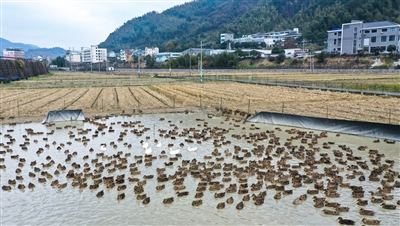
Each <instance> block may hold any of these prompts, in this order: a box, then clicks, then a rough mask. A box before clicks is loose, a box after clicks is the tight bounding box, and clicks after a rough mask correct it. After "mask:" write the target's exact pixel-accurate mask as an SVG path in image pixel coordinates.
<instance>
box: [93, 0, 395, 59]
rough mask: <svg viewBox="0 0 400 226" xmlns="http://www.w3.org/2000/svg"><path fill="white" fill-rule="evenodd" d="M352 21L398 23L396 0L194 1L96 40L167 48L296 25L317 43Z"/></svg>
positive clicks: (118, 45) (115, 47)
mask: <svg viewBox="0 0 400 226" xmlns="http://www.w3.org/2000/svg"><path fill="white" fill-rule="evenodd" d="M351 20H363V21H365V22H372V21H383V20H388V21H392V22H396V23H400V1H399V0H194V1H192V2H188V3H185V4H183V5H179V6H175V7H173V8H170V9H168V10H166V11H164V12H162V13H156V12H150V13H147V14H145V15H143V16H141V17H138V18H133V19H131V20H129V21H127V22H126V23H124V24H123V25H122V26H121V27H119V28H117V29H116V30H115V31H114V32H112V33H111V34H110V35H109V36H108V38H107V39H106V40H105V41H104V42H103V43H101V44H100V46H101V47H105V48H108V49H112V50H119V49H126V48H144V47H145V46H158V47H159V48H160V51H164V50H165V46H166V44H167V43H168V42H171V41H172V42H173V43H174V48H173V49H172V51H181V50H184V49H186V48H189V47H195V46H198V43H199V42H200V40H203V41H214V42H217V43H218V41H219V34H220V33H224V32H229V33H234V34H235V35H237V34H251V33H257V32H268V31H271V30H277V31H279V30H285V29H293V28H295V27H297V28H299V29H300V32H301V33H302V34H303V37H304V38H305V39H307V40H309V41H311V42H314V43H318V44H322V43H323V42H324V41H325V40H326V37H327V32H326V31H327V30H330V29H332V28H335V27H341V24H342V23H348V22H350V21H351Z"/></svg>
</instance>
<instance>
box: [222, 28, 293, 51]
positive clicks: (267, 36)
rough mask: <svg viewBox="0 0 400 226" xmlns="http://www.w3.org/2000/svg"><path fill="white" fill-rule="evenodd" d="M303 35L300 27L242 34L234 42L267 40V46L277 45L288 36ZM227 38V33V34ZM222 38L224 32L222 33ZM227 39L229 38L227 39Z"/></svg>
mask: <svg viewBox="0 0 400 226" xmlns="http://www.w3.org/2000/svg"><path fill="white" fill-rule="evenodd" d="M300 36H301V33H299V29H298V28H293V30H284V31H270V32H267V33H255V34H251V35H242V36H240V37H238V38H234V39H232V41H233V42H258V43H261V42H265V44H266V45H267V46H270V47H272V46H275V43H277V42H284V41H285V39H287V38H294V39H296V38H298V37H300ZM225 39H226V34H225ZM221 40H222V34H221ZM226 40H227V39H226Z"/></svg>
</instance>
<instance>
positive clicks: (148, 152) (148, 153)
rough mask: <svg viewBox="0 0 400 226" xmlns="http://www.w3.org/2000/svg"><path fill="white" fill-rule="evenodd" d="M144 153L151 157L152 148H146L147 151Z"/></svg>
mask: <svg viewBox="0 0 400 226" xmlns="http://www.w3.org/2000/svg"><path fill="white" fill-rule="evenodd" d="M144 153H145V154H146V155H151V153H152V150H151V148H145V149H144Z"/></svg>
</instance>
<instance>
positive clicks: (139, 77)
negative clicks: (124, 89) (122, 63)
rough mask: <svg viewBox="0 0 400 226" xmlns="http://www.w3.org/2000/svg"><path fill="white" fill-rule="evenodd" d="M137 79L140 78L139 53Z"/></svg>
mask: <svg viewBox="0 0 400 226" xmlns="http://www.w3.org/2000/svg"><path fill="white" fill-rule="evenodd" d="M138 78H140V53H139V54H138Z"/></svg>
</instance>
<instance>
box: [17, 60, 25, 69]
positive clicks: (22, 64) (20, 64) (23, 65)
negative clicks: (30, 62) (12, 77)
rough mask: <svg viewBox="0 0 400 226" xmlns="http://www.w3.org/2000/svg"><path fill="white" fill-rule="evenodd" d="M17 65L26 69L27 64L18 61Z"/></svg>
mask: <svg viewBox="0 0 400 226" xmlns="http://www.w3.org/2000/svg"><path fill="white" fill-rule="evenodd" d="M17 63H18V66H19V67H20V68H24V67H25V62H24V61H23V60H18V61H17Z"/></svg>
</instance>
